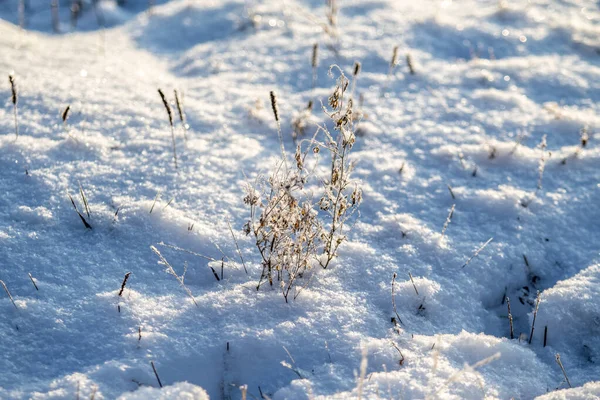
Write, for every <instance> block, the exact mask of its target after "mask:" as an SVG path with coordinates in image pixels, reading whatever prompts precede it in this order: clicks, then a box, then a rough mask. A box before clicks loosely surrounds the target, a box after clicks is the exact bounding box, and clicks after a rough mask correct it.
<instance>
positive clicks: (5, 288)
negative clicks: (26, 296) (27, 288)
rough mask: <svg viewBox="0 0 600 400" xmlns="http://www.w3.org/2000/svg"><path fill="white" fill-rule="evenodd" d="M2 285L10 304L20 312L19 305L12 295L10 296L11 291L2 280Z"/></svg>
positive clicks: (0, 282) (0, 283)
mask: <svg viewBox="0 0 600 400" xmlns="http://www.w3.org/2000/svg"><path fill="white" fill-rule="evenodd" d="M0 285H2V287H3V288H4V291H5V292H6V295H7V296H8V298H9V299H10V302H11V303H12V304H13V306H15V308H16V309H17V310H18V309H19V307H17V304H16V303H15V300H14V299H13V297H12V295H11V294H10V291H9V290H8V287H7V286H6V283H4V281H3V280H0Z"/></svg>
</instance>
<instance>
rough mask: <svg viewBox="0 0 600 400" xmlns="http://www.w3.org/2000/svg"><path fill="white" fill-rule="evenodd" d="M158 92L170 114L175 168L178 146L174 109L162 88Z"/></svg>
mask: <svg viewBox="0 0 600 400" xmlns="http://www.w3.org/2000/svg"><path fill="white" fill-rule="evenodd" d="M158 94H159V95H160V98H161V100H162V102H163V105H164V106H165V110H167V115H168V116H169V125H170V126H171V139H172V141H173V160H174V161H175V168H177V148H176V146H175V127H174V125H173V111H171V106H170V105H169V102H168V101H167V98H166V97H165V94H164V93H163V91H162V90H160V89H158Z"/></svg>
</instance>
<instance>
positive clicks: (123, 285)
mask: <svg viewBox="0 0 600 400" xmlns="http://www.w3.org/2000/svg"><path fill="white" fill-rule="evenodd" d="M130 276H131V272H128V273H126V274H125V277H124V278H123V282H122V283H121V290H119V294H118V296H119V297H122V296H123V291H124V290H125V285H127V280H128V279H129V277H130Z"/></svg>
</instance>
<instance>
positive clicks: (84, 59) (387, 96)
mask: <svg viewBox="0 0 600 400" xmlns="http://www.w3.org/2000/svg"><path fill="white" fill-rule="evenodd" d="M28 3H29V5H28V8H27V9H26V11H25V16H26V18H25V22H26V29H25V30H21V29H20V28H19V27H18V21H19V18H18V15H19V13H18V1H16V0H4V1H0V16H1V17H2V19H3V20H1V21H0V49H1V52H0V70H1V71H3V73H4V75H5V77H4V78H2V79H4V84H2V86H1V93H2V96H3V98H4V99H5V101H4V103H3V107H2V108H1V109H0V132H1V135H0V190H1V191H2V196H1V197H0V204H1V207H0V261H1V263H0V279H1V280H2V281H3V282H4V283H5V284H6V287H7V288H8V290H9V291H10V293H11V294H12V297H13V299H14V305H13V303H11V300H10V298H9V297H8V296H7V295H6V294H5V292H4V290H0V338H1V340H0V371H1V372H0V398H2V399H21V398H34V399H74V398H91V397H94V398H96V399H101V398H104V399H114V398H121V399H130V400H133V399H148V398H157V399H158V398H161V399H163V398H164V399H167V398H189V399H204V398H206V397H205V396H206V394H205V392H206V393H207V394H208V396H210V398H211V399H240V398H242V396H243V390H242V389H241V387H242V386H243V385H247V386H246V387H247V394H246V396H247V398H248V399H261V398H265V399H266V398H272V399H309V398H314V399H347V398H361V397H362V398H369V399H379V398H382V399H388V398H394V399H423V398H431V399H435V398H443V399H463V398H465V399H481V398H484V397H485V398H490V399H495V398H498V399H509V398H517V399H533V398H536V397H537V396H540V397H539V398H540V399H545V400H550V399H553V400H555V399H571V398H572V399H594V398H600V382H598V379H600V253H599V252H600V244H599V239H600V235H599V233H600V228H599V226H600V207H598V206H599V204H600V169H599V165H600V147H599V146H598V145H597V141H598V139H600V107H599V105H598V101H599V100H600V11H599V3H598V2H597V1H591V0H589V1H583V0H582V1H577V0H529V1H521V0H519V1H517V0H503V1H500V2H499V1H496V0H489V1H483V0H481V1H475V0H460V1H452V0H444V1H430V0H421V1H414V0H413V1H409V0H338V4H339V16H338V26H337V31H338V36H337V39H334V38H333V37H332V36H330V35H329V34H327V33H326V32H324V29H323V26H324V25H326V21H327V20H326V17H325V15H326V9H327V7H326V4H325V1H323V0H286V1H269V0H248V1H246V2H243V1H240V0H231V1H225V0H222V1H210V0H205V1H201V0H197V1H193V0H173V1H157V2H156V5H155V6H154V7H153V8H152V9H151V10H150V11H149V10H148V7H147V3H146V1H143V0H135V1H134V0H128V1H126V4H125V5H124V6H118V5H117V4H116V2H115V1H113V0H100V1H99V4H98V10H97V11H98V12H97V13H95V12H94V10H93V9H92V8H91V4H90V3H91V2H90V1H87V0H86V1H83V9H82V12H81V15H80V18H79V20H78V21H77V25H76V27H75V28H73V27H72V25H71V23H70V19H71V17H70V11H69V6H70V3H71V2H70V1H67V0H63V1H61V2H60V8H59V17H60V26H59V29H60V31H61V32H60V33H54V32H53V28H52V23H51V15H52V13H51V9H50V7H49V3H50V2H49V1H47V0H30V1H29V2H28ZM98 18H100V20H103V21H104V25H105V26H106V28H104V29H102V28H101V27H100V26H99V25H98V21H99V19H98ZM314 43H319V66H318V69H317V79H316V88H315V89H314V90H313V89H311V86H312V84H311V81H312V69H311V53H312V49H313V44H314ZM395 46H398V49H399V51H398V54H399V57H398V60H399V63H398V65H397V66H396V67H395V68H394V69H393V71H392V72H393V73H392V76H391V77H388V72H389V69H390V68H389V67H390V59H391V58H392V52H393V49H394V47H395ZM333 48H336V49H337V51H333ZM407 54H410V58H411V62H412V67H413V69H414V72H415V74H414V75H413V74H410V72H409V69H408V66H407V63H406V61H405V60H406V55H407ZM355 61H359V62H361V63H362V71H361V72H360V74H359V75H358V79H357V83H356V89H355V90H356V91H355V97H356V98H359V97H363V102H362V104H360V105H358V107H360V112H361V114H362V119H361V120H360V121H359V122H358V126H357V129H358V131H359V132H358V133H359V134H360V135H359V136H358V137H357V140H356V144H355V145H354V148H353V150H352V153H351V158H352V159H353V160H355V161H356V162H357V167H356V170H355V173H354V177H355V178H356V179H358V181H359V182H360V185H361V187H362V190H363V197H364V200H363V203H362V205H361V207H360V216H359V217H358V218H357V220H356V221H355V222H354V221H353V222H352V224H351V229H350V230H349V231H348V241H347V242H345V243H343V244H342V246H341V247H340V251H339V258H337V259H336V260H335V262H334V264H333V265H332V266H331V267H329V268H327V269H325V270H323V269H321V268H320V267H315V269H314V273H313V274H311V276H312V278H311V281H310V282H309V284H308V286H307V287H306V289H304V290H303V291H302V293H301V294H300V295H299V296H298V298H297V299H296V300H293V301H290V302H289V303H286V302H285V301H284V299H283V297H282V296H281V293H280V290H279V289H278V288H277V285H275V286H273V287H269V286H268V285H264V286H262V287H261V289H260V290H259V291H256V285H257V282H258V280H259V278H260V274H261V269H262V268H261V265H260V260H259V255H258V254H257V251H256V249H255V248H254V247H253V242H252V240H251V238H250V237H249V236H245V234H244V232H243V229H242V227H243V225H244V224H245V222H246V221H247V220H248V218H249V210H248V207H247V205H246V204H244V201H243V198H244V196H245V190H244V188H245V186H246V184H247V183H248V182H253V181H254V180H255V178H256V177H257V176H258V175H268V174H269V173H270V172H271V171H272V170H273V168H274V166H275V165H276V163H277V160H278V156H279V154H280V153H279V142H278V139H277V131H276V125H275V120H274V118H273V114H272V112H271V106H270V103H269V91H271V90H275V91H276V92H277V96H278V104H279V115H280V118H281V121H282V129H283V136H284V145H285V147H286V149H287V151H288V153H289V155H290V159H291V156H292V155H293V149H294V142H293V140H292V135H291V133H292V127H291V125H292V121H293V119H294V117H295V116H296V115H298V113H300V112H301V110H302V109H303V108H304V107H306V104H307V102H308V100H310V99H314V100H315V104H316V105H317V106H316V107H314V110H313V113H312V117H311V120H312V121H314V122H315V123H320V124H322V123H325V122H326V121H327V120H328V118H327V117H326V115H325V114H324V113H323V112H321V110H320V107H319V106H318V104H319V103H318V101H319V100H321V101H323V102H324V103H326V101H327V98H328V96H329V95H331V93H332V90H333V87H334V85H335V81H334V79H332V78H331V77H329V76H328V74H327V71H328V69H329V66H330V65H332V64H337V65H339V66H340V68H341V69H342V70H344V71H345V73H346V74H347V75H348V76H351V75H352V70H353V64H354V62H355ZM9 74H13V75H14V77H15V80H16V84H17V91H18V121H19V131H20V134H19V137H18V139H16V140H15V132H14V120H13V104H12V102H11V89H10V84H9V82H8V75H9ZM158 88H161V89H162V90H163V91H164V92H165V94H166V96H167V97H168V98H169V99H170V100H171V101H172V100H173V97H174V96H173V89H177V90H178V92H179V93H180V94H181V93H183V102H184V104H185V111H186V114H187V119H188V123H189V126H190V129H189V130H188V131H187V136H188V140H187V141H185V140H184V137H183V130H182V128H181V125H180V124H179V122H178V121H176V125H175V128H176V129H175V134H176V136H177V151H178V163H179V168H178V169H175V168H174V165H173V164H174V163H173V158H172V149H171V146H172V144H171V132H170V129H169V123H168V119H167V115H166V112H165V109H164V107H163V104H162V103H161V100H160V97H159V95H158V93H157V89H158ZM356 103H359V102H358V101H356ZM69 105H70V112H69V116H68V119H67V122H66V124H63V122H62V120H61V114H62V113H63V111H64V110H65V108H66V107H67V106H69ZM175 118H176V120H177V119H178V117H177V115H175ZM308 131H309V132H310V135H312V133H313V132H314V130H313V128H312V126H311V127H309V128H308ZM582 131H583V132H586V133H583V134H582ZM586 135H587V142H586V145H585V147H583V146H582V145H581V141H582V137H585V136H586ZM544 136H546V140H547V148H546V149H545V150H544V149H543V148H542V147H541V146H540V143H541V142H542V138H543V137H544ZM542 158H543V161H541V160H542ZM565 160H566V161H565ZM322 163H323V165H324V166H325V165H326V157H323V159H322ZM540 167H542V168H540ZM540 169H543V176H542V177H541V181H540V175H541V174H540ZM318 171H320V170H318ZM540 183H541V189H538V185H540ZM80 185H81V187H82V188H83V190H84V191H85V194H86V195H87V200H88V201H89V208H90V211H91V215H90V216H87V215H86V214H85V211H84V205H83V203H82V201H81V197H80V195H79V190H80V189H79V188H80ZM448 185H449V186H450V187H451V190H450V189H449V188H448ZM68 194H71V195H72V196H73V198H74V201H75V202H76V203H77V205H78V208H79V210H80V212H81V213H82V214H83V215H84V216H85V219H86V221H87V222H88V223H89V224H90V225H91V226H92V229H91V230H90V229H86V227H85V226H84V224H82V221H81V219H80V218H79V216H78V215H77V213H76V212H75V211H74V209H73V206H72V204H71V201H70V200H69V197H68ZM155 199H156V203H155ZM169 202H170V203H169ZM453 205H455V209H454V213H453V216H452V219H451V222H450V224H449V225H448V226H447V227H446V231H445V233H444V235H442V234H441V232H442V228H443V226H444V224H445V221H446V219H447V217H448V215H449V211H450V209H451V208H452V206H453ZM151 209H152V212H151V213H150V210H151ZM117 210H118V213H117V215H116V216H115V213H116V212H117ZM229 222H230V223H231V225H232V227H233V230H234V233H235V237H236V238H237V241H238V243H239V247H240V249H241V252H242V254H243V258H244V261H245V264H246V267H247V269H248V273H247V274H246V273H245V272H244V266H243V265H242V262H241V261H240V259H239V257H238V253H237V250H236V244H235V242H234V240H233V239H232V235H231V233H230V230H229V225H228V223H229ZM490 238H493V240H492V241H491V242H490V243H489V244H488V245H487V246H486V247H484V248H483V249H482V250H481V251H480V252H479V254H478V255H477V256H476V257H475V258H473V259H472V260H471V261H470V262H469V263H468V265H466V266H465V267H464V268H463V265H464V264H465V263H466V262H467V260H469V258H470V257H471V256H473V254H474V253H475V252H476V250H477V249H479V248H481V246H482V245H483V244H484V243H486V242H487V241H488V239H490ZM165 244H166V245H165ZM168 245H170V246H176V247H179V248H182V249H186V250H188V251H191V252H195V253H199V254H202V255H205V256H208V257H213V258H215V259H217V260H221V258H222V257H223V256H226V257H228V260H229V261H227V262H226V263H225V266H224V270H223V279H221V280H219V281H217V280H216V279H215V276H214V274H213V271H211V269H210V267H213V268H215V270H216V272H217V273H218V274H220V273H221V272H220V270H219V269H220V266H221V263H220V261H219V262H214V261H213V262H209V261H207V260H206V259H204V258H202V257H198V256H195V255H193V254H190V253H189V252H187V253H186V252H184V251H180V250H176V249H174V248H173V247H169V246H168ZM150 246H156V247H157V248H158V249H159V251H160V252H161V253H162V255H163V256H164V257H165V258H166V259H167V260H168V261H169V263H170V264H171V265H172V266H173V268H174V269H175V271H176V273H178V274H182V273H183V270H184V266H185V265H186V264H187V266H188V269H187V273H186V274H185V285H186V287H187V288H188V289H189V290H190V291H191V293H192V295H193V297H194V301H195V302H196V303H197V306H196V305H195V304H194V302H192V300H191V299H190V297H189V296H188V294H187V293H186V291H185V290H184V289H183V288H182V287H181V285H180V284H179V282H178V281H177V280H176V279H175V277H173V276H172V275H170V274H168V273H167V272H165V266H164V265H161V264H160V263H159V259H158V257H157V255H156V254H155V253H154V252H153V251H152V250H151V248H150ZM127 272H131V275H130V277H129V279H128V281H127V284H126V287H125V289H124V291H123V294H122V296H121V297H119V296H118V292H119V289H120V287H121V283H122V280H123V277H124V275H125V274H126V273H127ZM394 273H396V274H397V278H396V283H395V287H394V300H395V304H396V307H397V310H396V311H397V313H398V315H399V316H400V318H401V319H402V323H403V324H401V325H400V326H399V329H397V327H396V326H394V324H392V323H391V322H390V321H391V318H392V317H394V316H395V312H394V309H393V303H392V276H393V274H394ZM409 273H410V274H412V277H413V278H414V286H413V283H412V282H411V280H410V278H409ZM28 274H31V276H32V277H33V280H34V281H35V283H36V284H37V287H38V288H39V290H36V288H35V287H34V285H33V284H32V281H31V279H30V277H29V275H28ZM304 284H305V282H302V283H301V285H304ZM538 290H539V291H540V293H541V294H540V302H539V311H538V313H537V317H536V321H535V331H534V335H533V337H532V338H530V333H531V326H532V322H533V318H534V308H535V305H536V292H537V291H538ZM417 291H418V294H417ZM505 297H508V298H509V299H510V304H511V308H512V316H513V321H514V339H512V340H511V339H510V330H509V321H508V314H507V304H506V301H505ZM545 331H546V335H545ZM544 336H546V343H545V344H544ZM140 337H141V338H140ZM529 342H531V343H529ZM400 352H401V353H400ZM557 354H560V361H561V362H562V366H563V368H564V373H566V375H567V377H568V382H567V381H566V380H565V376H564V374H563V370H562V369H561V367H560V366H559V364H558V363H557V361H556V355H557ZM401 355H402V360H403V361H402V362H400V360H401ZM151 362H153V363H154V365H155V367H156V371H157V373H158V375H159V377H160V380H161V382H162V384H163V385H164V386H165V387H164V388H163V389H159V388H158V381H157V379H156V377H155V374H154V372H153V369H152V365H151ZM594 381H596V382H594ZM185 382H187V383H185ZM569 386H572V387H573V388H572V389H569ZM557 389H559V390H558V391H557ZM186 396H187V397H186Z"/></svg>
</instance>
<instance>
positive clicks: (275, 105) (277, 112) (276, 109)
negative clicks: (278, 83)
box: [269, 90, 279, 122]
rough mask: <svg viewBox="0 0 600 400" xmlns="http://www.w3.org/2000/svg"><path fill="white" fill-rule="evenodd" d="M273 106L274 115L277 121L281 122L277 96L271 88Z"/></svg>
mask: <svg viewBox="0 0 600 400" xmlns="http://www.w3.org/2000/svg"><path fill="white" fill-rule="evenodd" d="M269 94H270V95H271V108H272V109H273V115H274V116H275V121H277V122H279V109H278V108H277V96H276V95H275V92H274V91H272V90H271V93H269Z"/></svg>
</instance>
